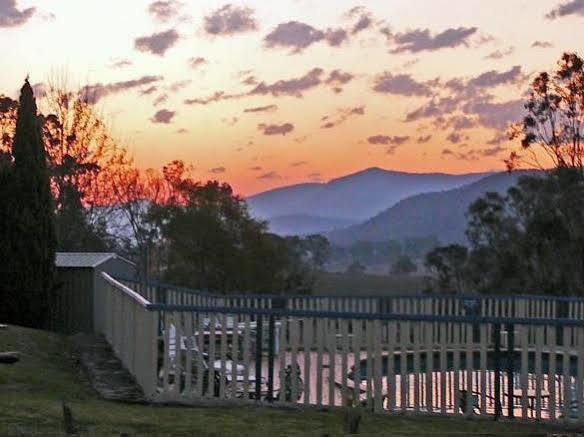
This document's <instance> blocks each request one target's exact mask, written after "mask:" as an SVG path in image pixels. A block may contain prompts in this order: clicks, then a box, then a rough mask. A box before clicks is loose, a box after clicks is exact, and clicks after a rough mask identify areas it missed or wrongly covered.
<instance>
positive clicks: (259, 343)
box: [255, 314, 263, 400]
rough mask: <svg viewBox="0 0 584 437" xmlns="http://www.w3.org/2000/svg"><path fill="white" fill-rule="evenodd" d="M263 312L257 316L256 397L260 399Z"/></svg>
mask: <svg viewBox="0 0 584 437" xmlns="http://www.w3.org/2000/svg"><path fill="white" fill-rule="evenodd" d="M262 322H263V320H262V314H258V315H257V317H256V356H255V398H256V400H260V398H261V394H262V381H261V379H262V346H263V344H262V342H263V340H262V331H263V323H262Z"/></svg>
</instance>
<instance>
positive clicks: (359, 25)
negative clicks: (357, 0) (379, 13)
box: [351, 14, 373, 35]
mask: <svg viewBox="0 0 584 437" xmlns="http://www.w3.org/2000/svg"><path fill="white" fill-rule="evenodd" d="M372 24H373V20H372V19H371V17H370V16H369V15H368V14H363V15H361V17H359V21H357V22H356V23H355V25H354V26H353V28H352V29H351V34H353V35H355V34H357V33H359V32H361V31H363V30H365V29H368V28H369V27H371V25H372Z"/></svg>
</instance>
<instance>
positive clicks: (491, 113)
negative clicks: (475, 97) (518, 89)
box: [462, 99, 524, 130]
mask: <svg viewBox="0 0 584 437" xmlns="http://www.w3.org/2000/svg"><path fill="white" fill-rule="evenodd" d="M523 103H524V102H523V100H520V99H517V100H510V101H507V102H502V103H493V102H489V101H477V102H472V101H471V102H468V103H466V104H465V105H464V106H463V108H462V111H463V112H464V113H466V114H476V115H478V118H479V122H480V123H481V124H482V125H483V126H485V127H488V128H492V129H499V130H503V129H505V128H507V127H508V124H509V123H510V122H515V121H519V120H520V119H521V118H522V115H523Z"/></svg>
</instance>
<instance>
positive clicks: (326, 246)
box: [303, 234, 331, 270]
mask: <svg viewBox="0 0 584 437" xmlns="http://www.w3.org/2000/svg"><path fill="white" fill-rule="evenodd" d="M303 246H304V247H305V248H306V251H307V252H308V253H309V255H310V261H311V264H312V265H313V267H314V269H315V270H322V269H323V267H324V265H325V263H326V262H327V260H328V259H329V257H330V253H331V245H330V243H329V241H328V239H327V238H326V237H324V236H322V235H319V234H313V235H308V236H306V237H305V238H304V242H303Z"/></svg>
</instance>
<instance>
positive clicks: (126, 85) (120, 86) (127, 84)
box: [82, 76, 163, 103]
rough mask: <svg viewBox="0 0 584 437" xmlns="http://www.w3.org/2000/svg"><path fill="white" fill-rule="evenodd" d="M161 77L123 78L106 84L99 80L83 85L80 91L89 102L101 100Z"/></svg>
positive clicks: (155, 80)
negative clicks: (98, 81)
mask: <svg viewBox="0 0 584 437" xmlns="http://www.w3.org/2000/svg"><path fill="white" fill-rule="evenodd" d="M162 79H163V78H162V76H142V77H141V78H139V79H132V80H124V81H120V82H112V83H107V84H104V83H101V82H100V83H95V84H92V85H86V86H85V87H83V89H82V93H83V94H84V95H85V96H86V98H87V99H88V100H89V101H90V102H93V103H96V102H97V101H99V100H101V99H102V98H104V97H106V96H108V95H110V94H116V93H120V92H123V91H126V90H130V89H132V88H138V87H141V86H144V85H149V84H152V83H154V82H159V81H161V80H162ZM142 93H143V92H142Z"/></svg>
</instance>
